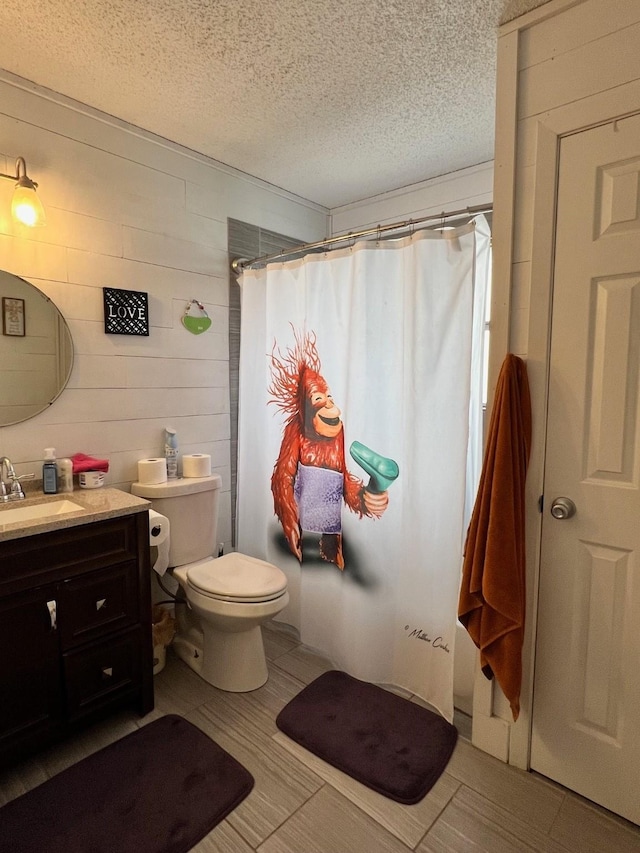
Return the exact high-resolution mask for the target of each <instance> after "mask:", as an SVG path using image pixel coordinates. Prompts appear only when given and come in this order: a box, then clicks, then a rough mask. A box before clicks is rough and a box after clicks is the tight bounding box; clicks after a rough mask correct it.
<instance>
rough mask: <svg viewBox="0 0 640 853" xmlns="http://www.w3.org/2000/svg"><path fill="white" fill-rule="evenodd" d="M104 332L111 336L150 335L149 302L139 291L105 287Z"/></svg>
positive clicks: (103, 289)
mask: <svg viewBox="0 0 640 853" xmlns="http://www.w3.org/2000/svg"><path fill="white" fill-rule="evenodd" d="M102 294H103V299H104V331H105V334H109V335H146V336H148V335H149V300H148V297H147V294H146V293H143V292H142V291H139V290H117V289H116V288H114V287H103V288H102Z"/></svg>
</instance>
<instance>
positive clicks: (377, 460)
mask: <svg viewBox="0 0 640 853" xmlns="http://www.w3.org/2000/svg"><path fill="white" fill-rule="evenodd" d="M349 453H350V454H351V457H352V458H353V459H354V460H355V461H356V462H357V463H358V465H359V466H360V467H361V468H362V469H363V470H364V471H366V472H367V474H368V475H369V478H370V479H369V485H368V486H367V487H366V489H367V491H368V492H372V493H374V494H380V493H381V492H386V491H387V489H388V488H389V486H390V485H391V483H393V481H394V480H396V479H397V477H398V474H399V473H400V469H399V468H398V463H397V462H394V460H393V459H388V458H387V457H386V456H381V455H380V454H379V453H376V452H375V450H371V449H370V448H369V447H365V445H364V444H361V443H360V442H359V441H354V442H352V444H351V447H350V448H349Z"/></svg>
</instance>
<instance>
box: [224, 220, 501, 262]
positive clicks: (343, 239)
mask: <svg viewBox="0 0 640 853" xmlns="http://www.w3.org/2000/svg"><path fill="white" fill-rule="evenodd" d="M492 211H493V205H492V204H478V205H476V206H475V207H463V208H461V209H460V210H450V211H448V212H445V211H442V213H434V214H431V216H422V217H420V219H405V220H404V221H403V222H392V223H391V224H389V225H377V226H376V227H375V228H366V229H365V230H363V231H349V232H348V233H347V234H339V235H337V236H335V237H327V238H326V239H324V240H318V241H317V242H316V243H302V244H301V245H300V246H293V247H292V248H291V249H282V250H281V251H279V252H273V254H271V255H261V256H260V257H258V258H252V259H251V260H247V259H246V258H234V259H233V260H232V261H231V269H232V270H233V272H234V273H236V274H237V275H240V273H241V272H242V271H243V270H246V269H248V268H249V267H252V266H253V265H254V264H266V263H268V262H269V261H274V260H276V258H284V257H286V256H287V255H297V254H299V253H301V252H308V251H310V250H311V249H322V248H324V247H325V246H332V245H333V244H334V243H347V242H348V241H349V240H355V239H357V238H359V237H370V236H372V235H373V234H377V235H379V234H384V233H385V232H387V231H399V230H401V229H403V228H413V227H414V226H415V225H421V224H422V223H423V222H436V221H437V220H440V221H442V222H443V223H444V220H445V219H456V218H457V219H459V218H460V217H462V216H473V215H474V214H476V213H491V212H492Z"/></svg>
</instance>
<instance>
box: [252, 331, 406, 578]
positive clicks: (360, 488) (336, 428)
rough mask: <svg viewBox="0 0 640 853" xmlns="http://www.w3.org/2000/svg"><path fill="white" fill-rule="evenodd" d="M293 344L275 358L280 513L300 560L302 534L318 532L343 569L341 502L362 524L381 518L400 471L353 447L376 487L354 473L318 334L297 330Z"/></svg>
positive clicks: (323, 551) (275, 480)
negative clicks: (281, 425) (279, 428)
mask: <svg viewBox="0 0 640 853" xmlns="http://www.w3.org/2000/svg"><path fill="white" fill-rule="evenodd" d="M294 339H295V344H294V346H293V348H287V350H286V352H285V353H284V354H283V353H282V352H281V351H280V350H277V348H276V344H275V343H274V347H273V350H272V352H271V385H270V386H269V389H268V390H269V394H270V395H271V400H270V401H269V402H271V403H274V404H275V405H276V406H277V407H278V408H279V409H280V410H281V411H282V412H283V413H284V414H285V415H286V416H287V418H286V421H285V425H284V428H283V435H282V444H281V446H280V453H279V455H278V459H277V461H276V463H275V466H274V469H273V475H272V477H271V492H272V494H273V505H274V511H275V514H276V515H277V517H278V519H279V521H280V524H281V525H282V530H283V532H284V535H285V538H286V540H287V543H288V545H289V548H290V550H291V552H292V553H293V554H295V556H296V557H297V558H298V560H300V561H301V562H302V532H303V531H306V532H310V533H318V534H320V541H319V545H320V556H321V557H322V559H323V560H327V561H328V562H331V563H335V564H336V565H337V566H338V567H339V568H340V569H344V557H343V553H342V521H341V512H342V501H343V500H344V502H345V503H346V505H347V506H348V507H349V509H350V510H351V511H352V512H355V513H356V514H357V515H358V516H359V517H360V518H362V516H368V517H370V518H380V517H381V516H382V515H383V513H384V512H385V510H386V509H387V506H388V504H389V495H388V491H387V489H388V487H389V485H390V484H391V483H392V482H393V481H394V480H395V479H396V477H397V476H398V473H399V471H398V466H397V465H396V463H395V462H394V461H393V460H392V459H387V458H385V457H383V456H380V455H379V454H378V453H375V452H374V451H372V450H370V449H369V448H368V447H365V445H363V444H360V443H359V442H357V441H354V442H353V443H352V444H351V447H350V448H349V452H350V453H351V456H352V457H353V459H354V460H355V461H356V462H357V463H358V464H359V465H360V466H361V467H362V468H363V470H365V471H366V472H367V473H368V474H369V475H370V480H369V483H368V484H367V485H366V486H365V484H364V482H363V481H362V480H360V479H359V478H358V477H356V476H355V475H354V474H351V473H350V472H349V471H348V470H347V466H346V460H345V450H344V429H343V423H342V419H341V414H342V413H341V411H340V409H339V408H338V407H337V405H336V404H335V402H334V400H333V397H332V396H331V391H330V389H329V386H328V385H327V382H326V380H325V379H324V377H323V376H322V374H321V364H320V357H319V355H318V351H317V349H316V335H315V333H313V332H310V333H307V332H296V331H295V329H294ZM276 352H277V354H276Z"/></svg>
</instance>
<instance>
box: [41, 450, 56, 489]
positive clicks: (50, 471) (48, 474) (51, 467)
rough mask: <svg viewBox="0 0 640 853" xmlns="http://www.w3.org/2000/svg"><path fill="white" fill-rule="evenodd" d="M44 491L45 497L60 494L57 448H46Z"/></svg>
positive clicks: (43, 478) (43, 469)
mask: <svg viewBox="0 0 640 853" xmlns="http://www.w3.org/2000/svg"><path fill="white" fill-rule="evenodd" d="M42 491H43V492H44V493H45V495H57V494H58V468H57V466H56V449H55V447H45V450H44V464H43V466H42Z"/></svg>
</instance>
